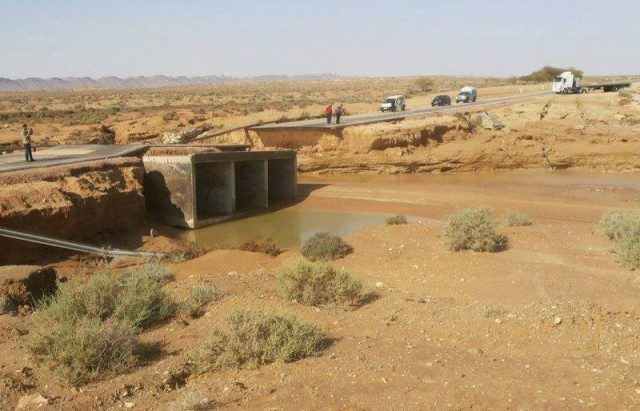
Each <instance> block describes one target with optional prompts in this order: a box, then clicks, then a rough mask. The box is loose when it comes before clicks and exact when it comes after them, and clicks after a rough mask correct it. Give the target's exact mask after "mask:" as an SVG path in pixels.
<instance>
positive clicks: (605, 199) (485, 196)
mask: <svg viewBox="0 0 640 411" xmlns="http://www.w3.org/2000/svg"><path fill="white" fill-rule="evenodd" d="M639 177H640V175H638V174H637V173H627V174H620V173H615V174H607V173H598V172H594V171H585V170H565V171H556V172H551V171H548V170H519V171H509V172H496V173H477V174H450V175H416V174H412V175H398V176H376V175H346V176H345V175H342V176H319V177H313V176H304V177H302V178H301V179H300V180H301V184H300V190H299V191H300V192H301V195H302V196H303V197H305V200H303V201H302V202H300V203H298V204H296V205H294V206H292V207H288V208H284V209H281V210H277V211H273V212H266V213H263V214H259V215H256V216H252V217H248V218H243V219H238V220H234V221H230V222H226V223H221V224H217V225H213V226H210V227H205V228H202V229H199V230H192V231H182V232H180V233H179V234H178V236H179V237H180V238H182V239H184V240H188V241H189V242H192V243H195V244H196V245H198V246H200V247H203V248H205V249H208V248H216V247H236V246H239V245H240V244H243V243H245V242H247V241H250V240H265V239H272V240H273V241H275V243H276V244H277V245H278V246H280V247H282V248H291V247H298V246H300V244H302V242H304V240H306V239H307V238H309V237H310V236H312V235H313V234H314V233H317V232H330V233H332V234H336V235H340V236H346V235H349V234H351V233H353V232H356V231H359V230H362V229H364V228H367V227H371V226H375V225H380V224H384V223H385V220H386V218H388V217H389V216H392V215H395V214H397V213H401V214H406V215H407V216H408V217H409V219H410V220H415V219H416V217H413V216H412V215H411V210H413V211H418V209H415V207H419V209H421V210H424V212H420V213H419V214H420V216H421V217H422V218H425V217H427V218H428V217H435V218H438V219H441V218H444V214H443V212H437V211H436V210H441V211H442V209H443V208H444V209H445V211H444V213H445V214H446V213H448V211H446V210H451V211H453V210H455V209H459V208H464V207H474V206H489V207H493V206H495V207H496V208H497V209H501V208H504V207H507V206H508V205H513V204H511V203H510V202H509V201H510V200H509V199H510V198H512V199H514V200H515V199H518V200H522V199H527V200H528V201H531V202H532V204H531V205H532V206H533V205H534V204H535V203H536V200H537V201H538V202H539V201H540V200H544V201H546V200H550V201H552V202H560V203H562V202H563V200H566V201H572V202H573V201H576V200H577V201H578V202H583V203H584V204H585V205H587V204H591V205H593V204H594V203H595V204H600V205H602V206H605V207H606V206H608V205H610V204H611V203H612V202H614V203H618V204H619V201H621V200H622V201H623V202H626V203H627V204H628V205H629V206H632V207H635V206H637V205H638V204H640V201H638V203H637V204H632V203H633V202H630V201H629V197H630V196H629V194H630V193H637V192H640V178H639ZM632 196H633V197H635V195H634V194H632ZM352 200H355V202H353V201H352ZM638 200H640V197H638ZM374 203H378V204H380V205H381V206H380V207H371V206H370V204H374ZM384 203H387V204H388V206H384V205H383V204H384ZM494 203H495V204H494ZM398 204H411V205H412V206H413V207H414V208H411V209H407V210H406V211H404V212H403V211H402V210H399V209H398V208H397V205H398ZM505 204H507V205H505ZM503 206H504V207H503ZM429 210H432V211H431V212H430V211H429ZM531 211H532V212H533V213H534V214H535V206H534V209H532V210H531ZM425 212H426V214H425ZM545 214H548V213H545Z"/></svg>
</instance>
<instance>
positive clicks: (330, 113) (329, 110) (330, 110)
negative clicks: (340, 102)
mask: <svg viewBox="0 0 640 411" xmlns="http://www.w3.org/2000/svg"><path fill="white" fill-rule="evenodd" d="M324 115H325V116H327V124H331V118H332V117H333V104H329V105H328V106H327V107H326V108H325V109H324Z"/></svg>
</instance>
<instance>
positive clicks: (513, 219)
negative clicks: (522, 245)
mask: <svg viewBox="0 0 640 411" xmlns="http://www.w3.org/2000/svg"><path fill="white" fill-rule="evenodd" d="M504 223H505V225H506V226H508V227H524V226H529V225H532V224H533V221H531V217H529V216H528V215H526V214H524V213H511V214H509V215H507V217H506V218H505V221H504Z"/></svg>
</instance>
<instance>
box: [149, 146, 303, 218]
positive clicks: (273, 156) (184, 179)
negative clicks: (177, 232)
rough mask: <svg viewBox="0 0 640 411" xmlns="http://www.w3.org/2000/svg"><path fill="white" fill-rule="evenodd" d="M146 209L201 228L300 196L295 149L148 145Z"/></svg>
mask: <svg viewBox="0 0 640 411" xmlns="http://www.w3.org/2000/svg"><path fill="white" fill-rule="evenodd" d="M142 160H143V162H144V167H145V183H144V190H145V198H146V204H147V211H148V212H149V213H151V214H152V215H154V216H156V217H158V218H160V219H161V220H162V221H164V222H165V223H167V224H169V225H174V226H178V227H186V228H199V227H204V226H207V225H210V224H215V223H216V222H221V221H224V220H227V219H230V218H234V217H238V216H241V215H242V214H246V213H249V212H253V211H256V210H264V209H268V208H269V207H271V206H273V205H275V204H283V203H287V202H292V201H294V200H295V197H296V186H297V172H296V170H297V165H296V153H295V151H290V150H286V151H252V152H244V151H237V152H219V151H199V150H197V149H195V148H194V149H188V148H185V149H173V150H169V149H167V150H162V149H152V150H149V151H148V152H147V153H146V154H145V155H144V157H143V158H142Z"/></svg>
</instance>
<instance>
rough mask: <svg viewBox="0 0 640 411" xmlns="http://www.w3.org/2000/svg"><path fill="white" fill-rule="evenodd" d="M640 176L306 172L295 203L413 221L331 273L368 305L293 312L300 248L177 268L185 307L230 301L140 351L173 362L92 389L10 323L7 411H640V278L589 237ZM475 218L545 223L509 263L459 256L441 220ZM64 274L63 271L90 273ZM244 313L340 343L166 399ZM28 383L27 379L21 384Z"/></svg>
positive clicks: (362, 242)
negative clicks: (33, 352) (284, 274)
mask: <svg viewBox="0 0 640 411" xmlns="http://www.w3.org/2000/svg"><path fill="white" fill-rule="evenodd" d="M637 181H638V174H635V173H626V174H614V173H609V174H604V173H594V172H591V171H580V170H575V171H570V172H567V171H564V172H550V171H545V170H536V171H527V172H515V173H499V174H473V175H459V176H397V177H393V176H389V177H380V176H352V177H344V176H343V177H330V178H329V177H316V178H309V177H305V178H304V179H303V182H304V183H305V184H306V185H305V187H306V188H307V189H308V190H309V191H310V192H309V195H308V196H307V197H306V198H305V199H304V201H303V202H302V203H301V204H299V205H298V207H304V208H308V209H320V210H334V211H349V212H385V213H402V214H406V215H410V216H414V217H415V221H414V222H412V223H411V224H409V225H406V226H377V227H372V228H370V229H366V230H363V231H359V232H355V233H353V234H352V235H350V236H348V237H347V241H348V242H349V243H350V244H352V245H353V247H354V249H355V252H354V253H353V254H352V255H350V256H348V257H346V258H344V259H342V260H339V261H336V262H335V265H336V266H338V267H344V268H345V269H347V270H349V271H350V272H352V273H353V275H354V276H356V277H357V278H359V279H361V280H362V281H363V282H364V284H365V285H366V287H367V289H368V290H370V291H373V292H375V295H376V298H374V299H373V300H372V301H370V302H369V303H368V304H366V305H364V306H363V307H360V308H358V309H344V308H335V307H323V308H320V309H314V308H310V307H304V306H300V305H297V304H294V303H289V302H286V301H284V300H283V299H282V298H281V297H279V296H278V294H277V292H276V279H275V276H276V273H277V272H278V270H279V269H280V268H281V267H283V266H285V265H288V264H290V263H292V262H294V261H295V260H297V259H298V258H300V256H299V254H298V251H297V250H289V251H287V252H286V253H284V254H282V255H280V256H278V257H275V258H273V257H268V256H266V255H262V254H253V253H247V252H241V251H233V250H220V251H213V252H210V253H208V254H206V255H204V256H202V257H199V258H197V259H195V260H191V261H188V262H184V263H180V264H174V265H172V267H171V268H172V270H173V271H174V272H175V273H176V281H175V282H174V283H171V284H170V285H169V286H168V287H169V288H170V290H171V291H172V292H174V293H176V294H177V295H182V294H183V293H184V292H185V291H186V289H187V288H188V287H190V286H191V285H193V284H195V283H197V282H200V281H207V282H210V283H212V284H214V285H215V286H217V287H219V288H220V289H222V290H223V291H224V292H225V297H224V298H223V299H222V300H221V301H220V302H218V303H216V304H214V305H212V306H210V307H209V309H208V312H207V314H206V315H205V316H204V317H202V318H200V319H197V320H193V321H188V322H181V321H179V320H175V321H171V322H170V323H168V324H165V325H163V326H160V327H158V328H156V329H153V330H151V331H149V332H146V333H145V334H144V335H143V339H144V340H145V341H150V342H160V343H161V344H162V351H163V352H162V354H161V355H160V356H159V358H157V359H154V360H153V361H152V362H151V363H150V364H148V365H147V366H145V367H141V368H138V369H136V370H134V371H133V372H131V373H130V374H127V375H123V376H119V377H116V378H113V379H110V380H107V381H103V382H98V383H94V384H90V385H88V386H86V387H83V388H81V389H80V390H71V389H69V388H68V387H66V386H64V384H61V383H60V382H59V381H58V380H56V379H55V378H53V377H52V376H51V373H50V372H49V371H48V370H46V369H45V368H42V367H37V366H36V365H35V364H34V363H33V361H32V360H31V359H30V358H29V356H28V355H27V354H26V351H25V350H24V348H23V341H24V340H23V339H24V336H21V333H22V332H24V330H25V328H26V324H28V318H23V317H9V316H2V317H0V335H1V336H2V338H0V376H2V377H3V379H0V382H2V384H4V385H2V384H0V390H3V391H0V393H2V394H3V397H2V398H3V400H0V408H2V405H3V406H5V407H7V408H9V409H11V407H13V406H14V405H15V404H16V401H17V399H18V398H19V397H20V396H22V395H25V394H28V393H34V392H37V393H41V394H42V395H44V396H46V397H47V398H51V399H52V400H51V401H52V404H51V405H50V406H49V408H50V409H75V410H85V409H97V408H101V409H118V408H120V407H123V406H125V403H127V405H126V406H131V407H133V409H144V410H156V409H181V408H180V404H181V402H183V401H184V400H185V399H186V398H191V397H197V398H208V399H210V400H213V401H215V402H216V404H217V406H219V407H220V408H222V409H270V410H280V409H283V410H285V409H286V410H300V409H318V410H319V409H334V410H346V409H348V410H369V409H371V410H373V409H389V410H391V409H415V410H421V409H449V408H451V409H470V408H474V409H584V408H593V409H634V408H637V407H638V406H640V371H639V370H640V355H639V354H638V352H639V351H638V344H639V341H638V337H637V336H638V333H639V326H638V316H639V314H640V312H639V311H638V299H637V295H638V292H639V287H640V279H639V278H638V275H637V273H635V272H631V271H628V270H625V269H623V268H621V267H620V266H619V265H618V264H617V263H616V261H615V256H614V255H613V254H612V253H611V251H610V250H611V247H612V244H611V243H610V242H609V241H608V240H606V238H604V236H603V235H601V234H600V233H598V232H597V231H596V230H595V229H594V223H595V222H596V221H597V220H598V219H599V218H600V216H601V215H602V213H603V212H605V211H606V210H609V209H613V208H637V204H638V199H639V198H640V197H639V195H640V184H638V182H637ZM469 206H482V207H490V208H492V209H493V210H494V211H495V213H496V215H497V216H498V217H500V218H502V217H503V216H504V215H505V214H506V213H508V212H511V211H521V212H525V213H527V214H529V215H530V216H531V217H532V219H533V221H534V224H533V225H532V226H530V227H517V228H502V229H501V230H502V232H503V233H504V234H506V235H507V236H508V237H509V240H510V247H509V249H508V250H506V251H504V252H501V253H497V254H482V253H473V252H462V253H453V252H450V251H447V250H446V248H445V246H444V245H443V240H442V238H441V230H442V227H443V221H444V219H445V218H446V216H447V215H449V214H450V213H452V212H454V211H456V210H459V209H461V208H463V207H469ZM65 264H66V265H62V266H60V268H61V270H62V271H63V272H65V273H74V272H75V273H78V272H83V271H84V272H91V271H92V270H93V269H95V268H94V267H92V266H91V265H90V264H89V263H84V264H85V265H79V264H75V265H72V264H70V263H65ZM70 275H71V274H70ZM238 308H246V309H252V310H260V311H268V312H276V313H291V314H294V315H296V316H298V317H300V318H302V319H305V320H307V321H309V322H312V323H314V324H317V325H319V326H320V327H321V328H322V329H324V330H325V331H326V332H327V334H328V335H329V337H330V338H332V340H333V344H332V345H331V347H329V348H328V349H327V350H326V351H325V352H324V353H323V354H322V355H321V356H320V357H318V358H311V359H306V360H302V361H298V362H295V363H289V364H272V365H268V366H264V367H261V368H259V369H256V370H229V371H224V372H214V373H209V374H205V375H202V376H198V377H192V378H190V379H189V380H188V381H187V384H186V386H184V387H182V388H179V389H177V390H174V391H169V392H165V391H162V390H159V389H158V388H157V387H158V381H159V380H160V379H162V376H163V375H164V373H165V372H166V371H167V370H169V369H171V368H172V367H176V366H178V365H179V364H180V363H181V362H182V361H183V360H184V355H185V353H186V352H188V351H189V350H190V349H191V348H192V347H194V346H195V345H197V344H198V343H199V342H200V341H202V339H203V338H204V337H205V336H206V335H207V334H208V333H209V332H210V331H211V329H212V328H214V327H218V326H222V325H223V324H224V319H225V318H226V317H227V315H228V314H229V313H230V312H232V311H233V310H235V309H238ZM21 330H23V331H21ZM24 367H29V370H28V371H27V372H25V371H24ZM17 370H23V371H22V372H18V371H17ZM26 375H30V376H28V377H27V376H26ZM15 380H18V381H23V382H24V381H25V380H26V382H27V383H29V384H26V386H27V387H25V386H24V385H22V386H20V385H19V384H18V385H16V384H14V386H13V387H14V388H10V387H9V385H10V384H9V383H8V381H15ZM28 385H32V387H31V388H29V387H28ZM127 386H129V387H134V388H135V389H127V388H126V387H127ZM8 387H9V388H8ZM16 387H18V388H16ZM123 390H124V391H127V392H130V393H125V395H122V392H123ZM1 401H4V403H2V402H1Z"/></svg>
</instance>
